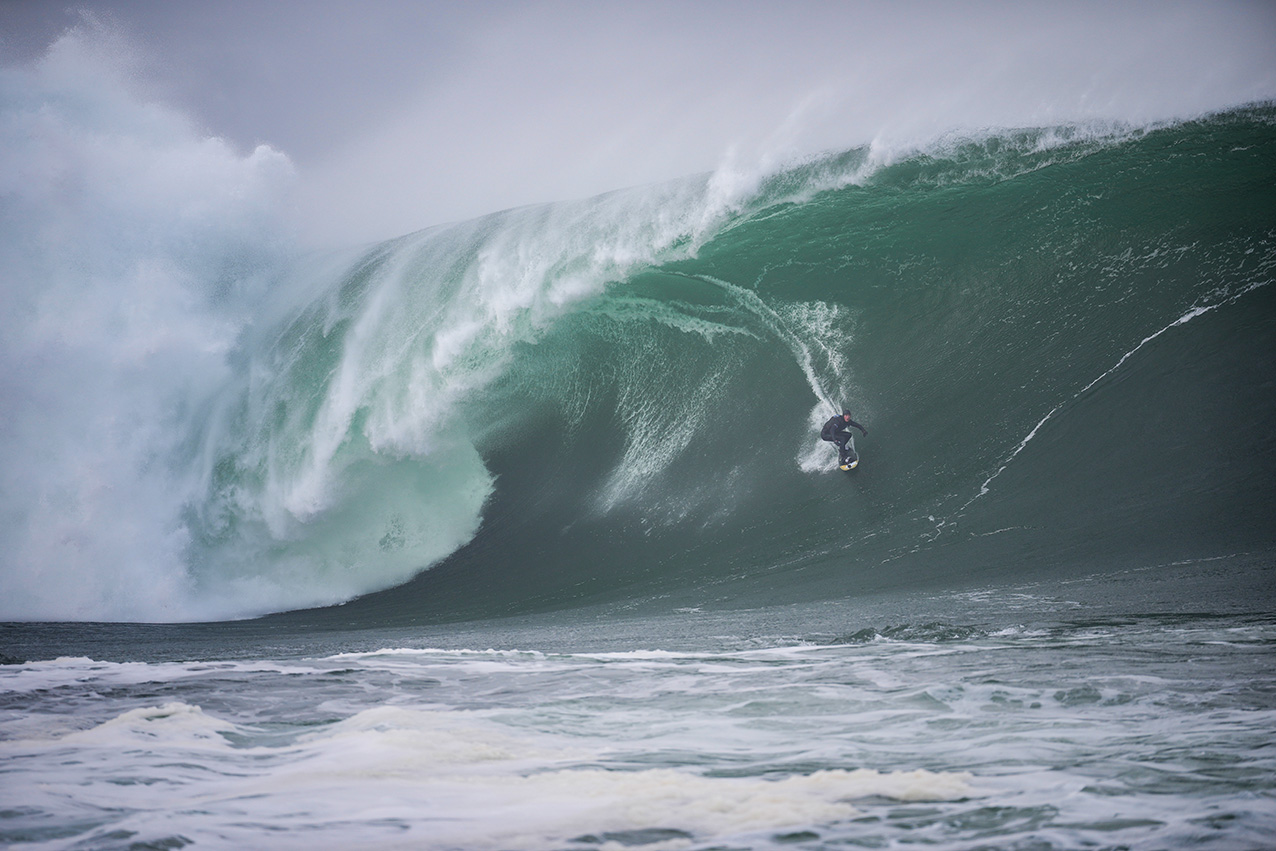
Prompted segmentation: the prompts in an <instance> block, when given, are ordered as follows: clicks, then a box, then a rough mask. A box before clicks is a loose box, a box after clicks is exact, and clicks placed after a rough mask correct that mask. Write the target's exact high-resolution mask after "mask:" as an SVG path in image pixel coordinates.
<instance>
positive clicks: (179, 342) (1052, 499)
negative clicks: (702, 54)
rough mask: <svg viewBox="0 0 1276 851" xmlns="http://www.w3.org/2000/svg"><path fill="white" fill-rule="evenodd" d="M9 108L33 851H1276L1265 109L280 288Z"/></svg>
mask: <svg viewBox="0 0 1276 851" xmlns="http://www.w3.org/2000/svg"><path fill="white" fill-rule="evenodd" d="M29 82H30V81H27V84H29ZM6 98H7V100H6V112H5V124H4V128H3V129H4V131H5V133H4V138H5V140H6V144H7V145H8V146H9V148H10V149H11V150H10V153H12V154H13V156H14V157H17V158H19V160H20V161H21V162H23V163H24V164H25V166H26V169H27V170H26V171H25V172H22V175H20V176H21V177H22V178H23V179H22V180H19V179H18V178H17V177H13V175H10V174H6V175H4V176H3V179H4V180H5V181H6V183H5V188H6V192H7V194H6V195H5V198H6V199H7V200H6V204H5V206H4V207H3V211H4V215H5V228H4V236H3V239H0V251H2V255H0V258H2V259H3V260H4V262H5V265H6V268H7V269H8V270H9V272H8V273H7V274H8V279H7V280H8V282H7V284H6V299H7V303H8V305H9V306H8V307H7V308H6V310H5V315H4V317H3V319H0V332H2V333H0V337H2V338H3V339H2V341H0V355H2V356H3V367H4V370H3V371H4V376H3V378H2V379H0V382H2V383H0V391H2V392H3V398H4V399H6V400H7V404H6V410H5V412H4V413H3V415H0V437H2V438H3V440H2V441H0V463H2V464H3V467H4V470H3V473H4V475H3V479H4V483H3V485H2V486H0V488H2V489H0V509H2V510H0V551H2V553H0V581H2V582H3V585H2V586H0V592H2V593H0V598H2V599H0V620H2V621H4V623H0V662H2V663H3V664H0V845H3V846H4V847H12V848H33V849H34V848H40V849H45V848H49V849H53V848H57V849H80V848H84V849H115V848H119V849H161V848H163V849H172V848H184V847H196V848H299V849H300V848H305V849H313V848H343V849H344V848H356V847H357V848H413V849H418V848H419V849H440V851H442V850H443V849H449V850H450V849H458V851H460V850H461V849H475V851H480V849H554V851H562V849H581V851H592V849H620V848H641V849H645V851H665V849H706V850H707V849H773V848H798V849H832V848H897V847H918V846H920V847H934V848H944V849H980V848H1007V849H1025V850H1026V849H1076V848H1095V849H1101V848H1102V849H1116V848H1131V849H1134V848H1138V849H1143V848H1146V849H1163V848H1193V847H1201V848H1217V849H1261V848H1265V847H1270V844H1271V837H1272V836H1276V746H1273V743H1272V742H1273V733H1274V732H1276V653H1274V652H1273V650H1274V648H1276V287H1273V286H1272V283H1273V280H1274V279H1276V107H1273V106H1271V105H1257V106H1251V107H1246V108H1241V109H1235V110H1231V111H1227V112H1223V113H1219V114H1216V115H1210V116H1205V117H1201V118H1197V119H1194V120H1187V121H1174V122H1165V123H1162V124H1155V125H1139V126H1129V125H1122V124H1105V125H1066V126H1058V127H1037V128H1022V129H1013V130H996V131H985V132H982V133H965V134H953V135H952V136H949V137H944V138H938V139H930V140H926V141H924V142H922V143H919V144H917V145H916V146H913V147H896V148H891V149H886V148H884V147H881V146H868V147H863V148H855V149H851V150H847V151H842V152H831V153H828V154H825V155H821V156H818V157H812V158H810V159H808V160H805V161H801V162H796V163H789V164H787V165H786V166H784V167H783V168H777V169H772V170H769V171H759V172H742V171H732V170H730V169H723V170H722V171H719V172H717V173H714V174H710V175H699V176H693V177H689V178H686V179H682V180H678V181H673V182H670V183H667V184H661V185H657V186H645V187H636V188H631V189H625V190H621V191H617V192H613V193H610V194H608V195H604V196H601V197H597V198H590V199H585V200H579V201H570V202H560V203H555V204H546V205H540V206H533V207H526V208H520V209H515V210H508V211H503V212H498V213H494V214H492V215H489V216H486V217H483V218H480V219H477V220H473V221H467V222H459V223H453V224H448V225H442V226H438V227H433V228H430V229H427V230H424V231H420V232H418V233H413V234H409V235H406V236H403V237H400V238H397V239H393V240H390V241H387V242H384V243H380V244H376V245H370V246H362V247H358V248H354V249H350V248H341V249H335V248H334V249H333V250H331V251H320V252H315V251H310V252H306V253H299V252H296V251H294V250H292V249H290V248H289V247H288V246H289V241H288V239H287V238H286V235H285V234H283V233H282V232H281V230H280V229H279V228H277V227H276V226H275V224H274V223H273V222H274V219H273V215H272V213H271V209H272V206H271V205H272V204H273V201H272V200H271V199H272V198H273V197H274V196H273V193H274V192H275V187H276V186H277V184H279V183H280V182H286V180H287V179H289V178H288V174H289V168H290V167H289V165H288V163H287V161H286V159H284V158H282V157H281V156H280V155H278V154H275V153H274V152H272V151H270V150H269V149H267V148H259V149H258V150H257V151H255V152H253V153H252V154H251V155H248V156H239V155H237V154H235V153H234V152H233V151H230V150H229V149H227V148H225V147H223V146H219V145H218V144H214V143H212V142H208V141H207V140H201V139H199V138H198V136H197V135H193V134H192V131H191V130H190V128H189V127H187V126H185V125H183V124H182V123H181V122H177V121H166V120H161V119H163V118H164V116H162V115H160V116H158V117H157V116H156V114H154V113H153V112H149V113H146V112H139V111H137V110H132V111H130V109H128V108H125V107H124V106H120V105H119V104H116V105H115V107H116V109H115V111H113V112H112V111H111V110H103V109H96V110H91V109H86V108H85V107H84V104H83V103H80V102H78V101H75V99H73V98H67V99H64V100H62V101H57V102H53V101H49V100H47V99H46V100H44V101H39V104H38V108H37V106H33V105H32V104H35V103H36V101H37V100H38V99H37V98H34V96H33V97H32V99H31V102H30V103H27V102H25V101H23V100H22V98H21V97H18V96H16V95H15V94H14V89H13V87H12V86H10V87H8V89H7V90H6ZM50 103H53V106H50ZM59 110H60V111H59ZM49 138H55V139H57V140H60V146H59V145H50V144H48V143H47V140H48V139H49ZM121 140H123V141H121ZM113 145H114V147H112V146H113ZM15 152H16V153H15ZM157 152H159V153H162V154H165V155H166V156H167V159H165V158H164V157H160V156H158V155H157ZM58 157H61V158H62V159H60V160H59V159H58ZM37 167H38V168H37ZM40 169H43V171H41V170H40ZM155 169H159V171H160V173H159V175H158V176H153V172H154V170H155ZM19 171H21V170H19ZM15 173H16V172H15ZM33 173H35V174H38V175H46V176H47V175H52V176H54V177H57V178H58V180H52V179H50V181H47V182H42V181H40V180H35V181H32V180H30V179H29V178H30V176H31V174H33ZM68 175H71V176H74V177H75V178H76V179H75V180H70V179H68ZM148 176H149V177H148ZM130 178H132V179H130ZM68 234H75V235H76V239H75V240H74V241H71V242H68V241H67V239H66V237H67V235H68ZM842 406H846V407H848V408H850V409H851V410H852V412H853V413H854V416H855V418H856V419H857V420H858V421H859V422H862V423H864V424H865V426H867V428H868V435H867V436H859V435H857V437H856V445H857V448H858V450H859V452H860V455H861V457H862V462H861V465H860V468H859V469H858V470H856V471H854V472H853V473H850V474H847V473H842V472H840V471H837V470H836V469H835V464H834V462H835V453H834V451H833V449H832V447H831V446H830V445H829V444H823V443H821V442H820V441H819V439H818V432H819V427H820V425H821V424H822V423H823V421H824V420H826V419H827V418H828V417H829V416H831V415H832V414H833V413H834V412H835V411H836V410H838V409H840V408H841V407H842Z"/></svg>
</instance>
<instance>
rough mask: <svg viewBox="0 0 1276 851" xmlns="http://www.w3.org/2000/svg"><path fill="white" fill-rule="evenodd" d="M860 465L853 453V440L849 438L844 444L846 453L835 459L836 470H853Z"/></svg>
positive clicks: (854, 452)
mask: <svg viewBox="0 0 1276 851" xmlns="http://www.w3.org/2000/svg"><path fill="white" fill-rule="evenodd" d="M859 465H860V456H859V454H858V453H857V452H856V451H855V438H851V439H850V441H848V442H847V444H846V451H845V452H843V453H841V454H840V455H839V457H838V459H837V468H838V469H839V470H847V471H850V470H854V469H855V468H856V467H858V466H859Z"/></svg>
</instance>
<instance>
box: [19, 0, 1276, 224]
mask: <svg viewBox="0 0 1276 851" xmlns="http://www.w3.org/2000/svg"><path fill="white" fill-rule="evenodd" d="M75 10H87V11H88V12H89V13H90V14H92V15H94V16H96V17H97V18H99V19H100V20H102V21H104V22H106V23H108V24H110V25H112V26H114V27H117V28H118V29H120V30H122V31H123V32H124V33H125V35H126V36H127V38H128V39H129V40H130V41H131V42H132V44H133V45H134V46H135V47H136V51H137V54H138V55H139V57H140V59H141V61H142V73H141V74H140V77H139V81H140V84H141V85H142V86H143V88H144V91H145V92H146V96H147V97H152V98H155V99H158V100H162V101H163V102H165V103H168V104H170V105H172V106H174V107H176V108H179V109H181V110H183V111H185V112H186V113H188V114H189V115H191V116H192V118H193V119H194V121H195V122H196V124H197V125H198V126H199V127H200V128H201V130H202V131H204V132H207V133H209V134H211V135H217V136H221V137H224V138H226V139H229V140H231V141H233V142H234V143H235V144H236V145H237V146H239V147H241V148H242V150H244V151H245V152H247V151H248V150H251V148H252V147H253V146H254V145H256V144H258V143H263V142H264V143H268V144H270V145H272V146H273V147H275V148H277V149H279V150H281V151H283V152H284V153H286V154H287V155H288V156H289V157H290V158H291V159H292V161H293V162H294V163H295V165H296V167H297V171H298V174H299V179H298V186H299V193H300V196H299V197H300V199H301V202H302V206H303V207H304V208H308V209H314V210H324V211H325V212H324V213H323V215H322V217H321V218H322V219H323V221H324V222H325V226H326V227H329V228H331V229H333V230H334V232H340V233H344V234H350V235H354V236H357V237H366V238H371V237H374V236H392V235H396V234H399V233H404V232H407V231H411V230H415V229H418V228H421V227H425V226H427V225H430V224H436V223H439V222H443V221H449V220H455V219H462V218H469V217H472V216H475V215H479V214H482V213H485V212H489V211H492V210H497V209H503V208H506V207H511V206H517V205H521V204H527V203H534V202H538V201H553V200H561V199H566V198H576V197H582V196H585V195H590V194H594V193H597V192H602V191H606V190H609V189H613V188H619V187H623V186H629V185H633V184H641V183H648V182H652V181H658V180H664V179H668V178H673V177H678V176H682V175H686V174H691V173H696V172H702V171H707V170H711V169H714V168H716V167H718V166H719V165H721V164H722V163H723V162H724V161H727V160H728V159H730V160H731V161H732V162H735V163H737V164H738V165H740V166H741V167H745V168H747V167H749V166H751V165H754V164H756V163H758V162H767V161H774V160H776V159H783V158H784V157H787V156H792V155H794V154H799V153H802V152H810V151H816V150H823V149H845V148H849V147H853V146H855V145H859V144H863V143H866V142H870V141H873V140H875V139H877V140H885V141H888V142H903V141H916V140H919V139H924V138H927V137H929V136H932V135H936V134H939V133H942V132H945V131H947V130H951V129H962V128H965V129H976V128H981V127H987V126H1006V125H1027V124H1043V123H1053V122H1061V121H1068V120H1084V119H1091V118H1100V119H1123V120H1132V121H1144V120H1149V119H1157V118H1169V117H1187V116H1191V115H1195V114H1199V113H1201V112H1204V111H1209V110H1213V109H1219V108H1223V107H1227V106H1231V105H1236V104H1240V103H1245V102H1250V101H1254V100H1261V99H1270V98H1273V97H1276V2H1271V0H1251V1H1250V2H1222V0H1214V2H1173V1H1172V0H1153V2H1126V3H1122V2H1116V0H1101V2H1094V3H1087V2H1052V3H1034V2H967V3H961V2H938V3H936V2H897V0H895V1H893V2H889V3H888V2H885V0H881V2H874V3H861V2H840V3H838V2H803V0H773V2H752V0H741V1H740V2H719V1H718V0H713V1H712V2H710V1H709V0H705V1H704V2H693V0H682V2H665V0H641V2H639V0H634V1H633V2H607V0H597V1H596V2H583V0H575V2H568V1H566V0H565V2H461V0H456V2H407V0H402V1H401V2H400V1H397V0H357V2H355V0H351V2H334V1H333V0H203V2H196V1H195V0H186V2H182V0H80V2H68V1H67V0H0V51H3V58H4V61H5V62H6V64H11V63H21V62H29V61H32V60H33V59H34V58H35V57H37V56H38V55H39V54H40V53H41V52H42V51H43V50H44V49H45V48H46V47H47V46H48V44H49V43H50V42H51V41H52V40H53V39H54V38H56V37H57V36H58V35H59V33H61V32H62V31H64V30H65V29H67V28H68V27H70V26H72V25H74V24H76V22H77V21H78V20H79V17H78V15H79V13H78V12H77V11H75Z"/></svg>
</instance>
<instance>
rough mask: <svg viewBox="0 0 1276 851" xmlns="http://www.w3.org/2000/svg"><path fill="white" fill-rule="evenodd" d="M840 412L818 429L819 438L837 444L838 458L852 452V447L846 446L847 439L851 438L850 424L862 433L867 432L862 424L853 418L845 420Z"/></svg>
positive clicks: (841, 458)
mask: <svg viewBox="0 0 1276 851" xmlns="http://www.w3.org/2000/svg"><path fill="white" fill-rule="evenodd" d="M842 417H843V415H842V414H838V415H837V416H835V417H833V418H831V419H830V420H829V421H828V422H826V423H825V424H824V428H822V429H820V439H821V440H827V441H829V442H830V443H836V444H837V455H838V460H843V459H845V458H846V456H847V454H848V453H853V452H854V450H853V449H848V448H847V447H846V443H847V441H849V440H850V439H851V426H855V427H856V428H857V429H859V430H860V432H861V433H863V434H864V435H867V434H868V430H867V429H865V428H864V426H862V425H860V424H859V423H857V422H855V420H846V419H843V418H842Z"/></svg>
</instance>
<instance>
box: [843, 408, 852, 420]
mask: <svg viewBox="0 0 1276 851" xmlns="http://www.w3.org/2000/svg"><path fill="white" fill-rule="evenodd" d="M850 418H851V412H850V411H848V410H846V409H845V408H843V409H842V419H844V420H850Z"/></svg>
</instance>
